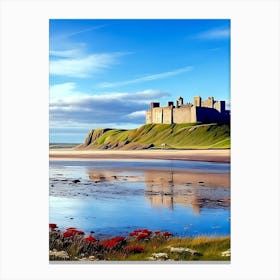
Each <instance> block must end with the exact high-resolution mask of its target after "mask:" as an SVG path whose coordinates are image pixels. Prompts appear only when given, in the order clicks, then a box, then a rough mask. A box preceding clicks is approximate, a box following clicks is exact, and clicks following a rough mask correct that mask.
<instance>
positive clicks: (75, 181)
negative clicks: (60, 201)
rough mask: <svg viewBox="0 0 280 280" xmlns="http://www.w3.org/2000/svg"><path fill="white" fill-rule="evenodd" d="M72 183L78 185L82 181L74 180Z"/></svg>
mask: <svg viewBox="0 0 280 280" xmlns="http://www.w3.org/2000/svg"><path fill="white" fill-rule="evenodd" d="M72 182H73V183H75V184H77V183H80V182H81V181H80V180H78V179H76V180H73V181H72Z"/></svg>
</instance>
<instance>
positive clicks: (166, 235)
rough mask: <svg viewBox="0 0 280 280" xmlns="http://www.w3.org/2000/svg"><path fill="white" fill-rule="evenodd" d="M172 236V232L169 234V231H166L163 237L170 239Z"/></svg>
mask: <svg viewBox="0 0 280 280" xmlns="http://www.w3.org/2000/svg"><path fill="white" fill-rule="evenodd" d="M171 235H172V234H171V233H170V232H168V231H166V232H164V233H163V236H164V237H169V236H171Z"/></svg>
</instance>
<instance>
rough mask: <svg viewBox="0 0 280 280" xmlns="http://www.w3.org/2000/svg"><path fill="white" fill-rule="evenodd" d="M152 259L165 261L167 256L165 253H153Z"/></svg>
mask: <svg viewBox="0 0 280 280" xmlns="http://www.w3.org/2000/svg"><path fill="white" fill-rule="evenodd" d="M152 258H154V259H155V260H167V259H168V254H167V253H153V254H152Z"/></svg>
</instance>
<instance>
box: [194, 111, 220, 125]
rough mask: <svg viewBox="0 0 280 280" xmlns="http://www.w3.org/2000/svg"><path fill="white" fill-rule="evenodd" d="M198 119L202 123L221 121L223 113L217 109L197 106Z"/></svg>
mask: <svg viewBox="0 0 280 280" xmlns="http://www.w3.org/2000/svg"><path fill="white" fill-rule="evenodd" d="M196 119H197V122H202V123H211V122H219V121H220V119H221V114H220V113H219V112H218V111H217V110H216V109H212V108H206V107H196Z"/></svg>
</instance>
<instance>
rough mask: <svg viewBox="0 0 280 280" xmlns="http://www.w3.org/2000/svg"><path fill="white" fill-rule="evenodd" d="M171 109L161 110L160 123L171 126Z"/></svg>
mask: <svg viewBox="0 0 280 280" xmlns="http://www.w3.org/2000/svg"><path fill="white" fill-rule="evenodd" d="M172 113H173V112H172V109H171V108H169V107H166V108H162V114H163V120H162V123H166V124H171V123H172Z"/></svg>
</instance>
